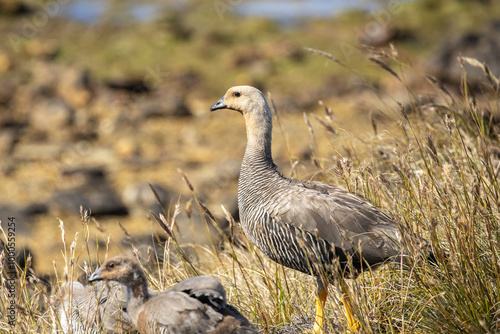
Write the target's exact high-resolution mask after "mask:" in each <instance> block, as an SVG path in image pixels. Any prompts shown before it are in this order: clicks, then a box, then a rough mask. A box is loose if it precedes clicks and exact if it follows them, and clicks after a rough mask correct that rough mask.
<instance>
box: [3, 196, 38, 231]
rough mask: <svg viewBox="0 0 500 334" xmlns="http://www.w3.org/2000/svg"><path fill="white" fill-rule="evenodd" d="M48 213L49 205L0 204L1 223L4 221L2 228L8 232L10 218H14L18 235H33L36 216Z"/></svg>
mask: <svg viewBox="0 0 500 334" xmlns="http://www.w3.org/2000/svg"><path fill="white" fill-rule="evenodd" d="M46 212H47V205H45V204H42V203H31V204H28V205H17V204H10V203H0V221H2V227H3V229H4V230H5V231H6V232H8V230H7V226H8V223H9V218H10V217H13V218H14V222H15V229H16V231H15V232H16V235H21V234H24V235H28V234H31V232H32V231H31V226H32V225H33V223H34V219H35V216H36V215H39V214H44V213H46Z"/></svg>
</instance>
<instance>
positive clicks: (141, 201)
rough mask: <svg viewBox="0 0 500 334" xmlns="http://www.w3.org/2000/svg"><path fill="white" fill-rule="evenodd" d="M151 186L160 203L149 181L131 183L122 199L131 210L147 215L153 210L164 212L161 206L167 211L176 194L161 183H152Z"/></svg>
mask: <svg viewBox="0 0 500 334" xmlns="http://www.w3.org/2000/svg"><path fill="white" fill-rule="evenodd" d="M151 186H152V187H153V189H154V191H155V192H156V194H157V195H158V197H159V199H160V203H158V200H157V199H156V196H155V194H154V193H153V191H152V190H151V187H150V185H149V184H148V183H137V184H131V185H129V186H127V187H126V188H125V190H124V191H123V193H122V201H123V203H125V204H126V205H127V207H128V209H129V210H130V211H131V212H135V213H137V214H139V215H145V214H146V213H147V212H148V211H153V212H154V213H155V214H158V213H160V212H162V210H161V207H162V208H164V209H165V211H166V210H167V209H168V207H169V204H170V202H171V201H172V200H174V199H175V196H174V195H173V194H172V193H171V192H170V191H169V190H167V189H166V188H164V187H162V186H161V185H158V184H151ZM160 205H161V207H160Z"/></svg>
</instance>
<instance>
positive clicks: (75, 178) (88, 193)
mask: <svg viewBox="0 0 500 334" xmlns="http://www.w3.org/2000/svg"><path fill="white" fill-rule="evenodd" d="M62 177H63V178H64V179H66V183H72V184H73V185H75V184H76V186H74V187H72V188H70V189H65V190H60V191H58V192H56V193H55V194H54V195H53V196H52V197H51V200H50V203H51V206H52V208H51V209H53V210H56V211H64V212H67V213H71V214H75V213H78V212H79V211H80V206H83V207H84V208H86V209H90V210H91V213H92V215H93V216H106V215H111V216H123V215H127V214H128V210H127V208H126V206H125V205H124V204H123V202H122V201H121V199H120V198H119V197H118V196H117V194H116V192H115V191H114V189H113V187H112V186H111V185H110V184H109V183H108V182H107V179H106V177H105V174H104V171H103V170H102V169H100V168H76V169H72V170H67V171H64V172H63V173H62Z"/></svg>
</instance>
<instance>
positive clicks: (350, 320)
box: [340, 280, 361, 333]
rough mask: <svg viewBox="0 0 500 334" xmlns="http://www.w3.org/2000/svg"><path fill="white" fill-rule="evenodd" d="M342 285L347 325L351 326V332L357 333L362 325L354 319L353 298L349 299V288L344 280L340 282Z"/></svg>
mask: <svg viewBox="0 0 500 334" xmlns="http://www.w3.org/2000/svg"><path fill="white" fill-rule="evenodd" d="M340 285H341V287H342V304H344V310H345V315H346V318H347V325H348V326H349V330H350V331H351V332H353V333H357V332H358V331H359V329H360V327H361V325H360V323H359V322H358V321H357V320H356V318H355V317H354V312H353V311H352V306H351V297H349V288H348V287H347V284H346V283H345V281H343V280H342V281H341V282H340Z"/></svg>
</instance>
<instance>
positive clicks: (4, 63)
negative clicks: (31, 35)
mask: <svg viewBox="0 0 500 334" xmlns="http://www.w3.org/2000/svg"><path fill="white" fill-rule="evenodd" d="M11 68H12V60H11V59H10V58H9V55H7V53H2V52H0V73H7V72H8V71H9V70H10V69H11Z"/></svg>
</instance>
